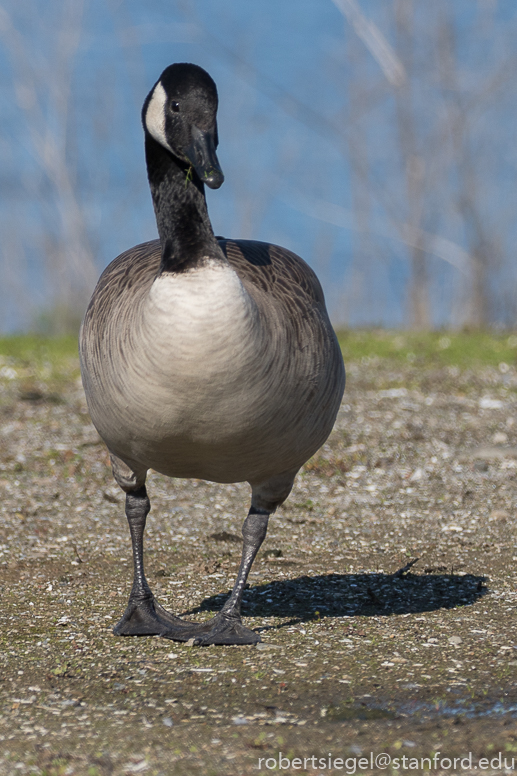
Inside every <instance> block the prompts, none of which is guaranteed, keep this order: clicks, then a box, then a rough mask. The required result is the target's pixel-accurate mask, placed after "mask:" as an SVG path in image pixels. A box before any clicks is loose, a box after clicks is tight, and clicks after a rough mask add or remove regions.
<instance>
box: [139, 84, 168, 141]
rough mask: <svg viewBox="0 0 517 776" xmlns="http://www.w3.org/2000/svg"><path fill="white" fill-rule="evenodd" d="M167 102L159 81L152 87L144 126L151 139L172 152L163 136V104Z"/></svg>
mask: <svg viewBox="0 0 517 776" xmlns="http://www.w3.org/2000/svg"><path fill="white" fill-rule="evenodd" d="M166 102H167V94H166V93H165V89H164V88H163V86H162V84H161V81H158V83H157V84H156V86H155V87H154V91H153V96H152V97H151V99H150V101H149V105H148V106H147V111H146V114H145V125H146V127H147V129H148V131H149V134H150V135H151V137H154V139H155V140H156V141H157V142H158V143H160V145H162V146H164V148H167V150H168V151H172V148H171V147H170V145H169V144H168V142H167V138H166V136H165V103H166ZM173 153H174V152H173Z"/></svg>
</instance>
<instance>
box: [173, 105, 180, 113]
mask: <svg viewBox="0 0 517 776" xmlns="http://www.w3.org/2000/svg"><path fill="white" fill-rule="evenodd" d="M171 110H172V111H173V113H179V110H180V104H179V102H171Z"/></svg>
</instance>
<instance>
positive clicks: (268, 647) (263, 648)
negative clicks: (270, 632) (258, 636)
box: [256, 641, 282, 652]
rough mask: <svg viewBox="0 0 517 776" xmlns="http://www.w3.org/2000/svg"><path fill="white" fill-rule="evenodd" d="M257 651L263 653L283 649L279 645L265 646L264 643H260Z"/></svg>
mask: <svg viewBox="0 0 517 776" xmlns="http://www.w3.org/2000/svg"><path fill="white" fill-rule="evenodd" d="M256 649H258V650H260V651H261V652H263V651H264V650H266V649H282V647H280V646H279V645H278V644H264V643H263V642H261V641H259V643H258V644H257V646H256Z"/></svg>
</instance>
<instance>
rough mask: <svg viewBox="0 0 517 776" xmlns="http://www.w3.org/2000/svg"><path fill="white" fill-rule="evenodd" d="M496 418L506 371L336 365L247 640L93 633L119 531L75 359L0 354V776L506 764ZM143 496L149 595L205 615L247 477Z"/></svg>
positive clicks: (512, 496) (512, 547) (514, 500)
mask: <svg viewBox="0 0 517 776" xmlns="http://www.w3.org/2000/svg"><path fill="white" fill-rule="evenodd" d="M516 406H517V374H516V372H515V370H514V369H513V367H509V366H507V365H506V364H502V365H501V367H500V368H499V369H498V368H492V367H491V368H488V367H484V368H478V369H469V370H466V369H464V370H462V371H460V370H459V369H458V368H457V367H448V368H436V367H433V368H430V367H429V368H426V367H425V365H419V366H418V367H417V366H416V365H415V364H414V363H410V362H408V363H407V364H401V365H398V366H393V363H391V362H387V361H384V360H380V359H375V358H374V359H363V361H362V362H361V363H352V364H350V365H349V367H348V386H347V391H346V394H345V400H344V404H343V406H342V409H341V412H340V415H339V418H338V421H337V424H336V428H335V430H334V432H333V434H332V436H331V438H330V440H329V441H328V443H327V444H326V445H325V446H324V448H323V449H322V450H321V451H320V452H319V453H318V454H317V455H316V456H315V458H313V459H312V460H311V461H310V462H309V463H308V464H307V465H306V467H305V468H304V470H303V472H302V473H301V474H300V475H299V477H298V479H297V482H296V486H295V489H294V491H293V493H292V495H291V497H290V499H289V500H288V502H287V504H286V505H284V507H283V508H282V509H280V510H279V512H278V513H277V515H276V516H275V517H274V518H272V519H271V521H270V530H269V533H268V538H267V541H266V542H265V545H264V547H263V549H262V550H261V552H260V554H259V556H258V557H257V560H256V562H255V565H254V568H253V570H252V573H251V575H250V580H249V581H250V587H249V589H248V590H247V591H246V597H245V603H244V615H245V618H246V623H247V624H248V625H249V626H250V627H253V628H256V629H257V630H258V631H259V632H260V633H261V635H262V639H263V644H261V645H259V646H258V647H208V648H198V647H190V646H188V645H184V644H177V643H175V642H172V641H168V640H165V639H159V638H115V637H114V636H113V635H112V633H111V628H112V626H113V625H114V623H115V622H116V621H117V619H118V617H119V616H120V615H121V613H122V612H123V610H124V607H125V604H126V600H127V596H128V594H129V589H130V582H131V549H130V541H129V535H128V531H127V529H126V523H125V517H124V509H123V503H124V502H123V497H122V494H121V492H120V491H119V490H118V489H117V488H116V486H114V483H113V481H112V478H111V474H110V470H109V468H108V458H107V453H106V450H105V448H104V446H103V444H102V443H101V442H100V440H99V438H98V436H97V434H96V432H95V430H94V428H93V426H92V425H91V423H90V421H89V418H88V414H87V410H86V405H85V401H84V396H83V393H82V389H81V386H80V381H79V380H78V367H77V362H76V360H75V359H71V360H69V361H68V362H67V364H66V365H65V366H64V367H62V369H61V371H60V372H59V374H54V373H53V371H52V369H51V368H50V367H48V366H47V367H45V366H44V365H43V366H41V365H40V366H38V367H36V366H35V365H33V364H31V363H30V362H28V361H25V362H21V361H16V360H15V359H9V358H5V357H4V358H1V357H0V439H1V445H0V509H1V516H2V519H1V528H0V589H1V591H2V603H3V605H2V609H1V615H0V622H1V631H0V633H1V636H0V638H1V644H2V648H1V654H0V742H1V746H0V775H1V776H4V774H8V775H9V776H11V774H15V773H16V774H18V773H19V774H31V773H34V774H48V775H49V776H50V775H52V776H54V775H56V776H57V775H58V774H59V775H61V774H88V775H89V776H101V775H104V774H117V775H118V774H136V773H145V774H167V775H168V774H184V775H185V776H187V775H188V776H191V775H192V774H203V776H211V775H212V774H213V775H217V776H219V775H223V774H224V776H226V774H228V775H229V776H233V775H234V774H235V776H248V774H252V773H260V772H264V773H267V772H270V771H271V770H273V769H274V768H276V769H277V772H282V773H298V774H311V776H318V774H329V773H333V774H334V773H335V774H337V773H353V772H354V771H356V772H358V773H369V772H381V770H383V771H384V772H387V773H391V772H398V773H403V772H404V771H405V770H412V772H420V771H421V770H422V769H424V770H425V768H426V767H427V766H426V765H424V766H423V767H421V766H422V763H421V758H434V759H431V760H430V762H431V768H429V767H427V769H428V770H431V772H433V773H470V772H472V773H480V769H483V768H484V771H483V772H484V773H501V772H504V765H505V759H506V765H507V766H509V767H510V766H511V762H512V758H515V761H514V764H515V767H517V681H516V680H517V671H516V668H517V653H516V650H517V633H516V618H515V606H516V586H515V562H514V561H515V560H517V546H516V536H515V521H514V515H515V507H516V504H517V480H516V477H517V424H516V423H515V422H514V419H515V415H516V413H515V409H516ZM149 493H150V497H151V502H152V512H151V515H150V517H149V520H148V530H147V532H146V539H147V543H146V553H147V554H146V559H147V571H148V577H149V580H150V582H151V585H152V587H153V589H154V591H155V593H156V594H157V597H158V598H159V600H160V602H161V603H162V604H164V605H165V606H166V607H167V608H170V609H173V610H174V611H175V612H177V613H183V614H189V615H190V616H192V617H194V618H199V619H201V618H205V617H209V616H211V613H212V612H213V611H215V610H217V609H218V608H219V607H220V606H221V605H222V603H223V601H224V600H225V596H226V595H227V594H228V592H229V589H230V588H231V585H232V580H233V577H234V575H235V573H236V570H237V567H238V563H239V557H240V527H241V524H242V521H243V519H244V517H245V515H246V512H247V508H248V499H249V490H248V486H247V485H245V484H237V485H229V486H228V485H224V486H223V485H216V484H212V483H205V482H203V481H187V480H178V481H175V482H174V483H173V482H172V481H169V480H167V479H166V478H164V477H162V476H160V475H157V474H154V473H152V474H151V475H150V477H149ZM383 752H384V753H386V760H385V761H378V762H377V763H375V761H373V763H372V761H371V759H370V758H371V757H372V756H373V757H375V756H376V755H378V754H380V753H383ZM371 753H373V755H372V754H371ZM437 753H440V754H437ZM469 753H471V754H470V755H469ZM280 757H281V758H283V759H279V758H280ZM469 757H470V760H469V759H468V758H469ZM296 758H300V759H299V760H296ZM311 758H313V759H311ZM320 758H323V759H322V760H321V761H320ZM329 758H330V766H329ZM339 758H341V760H340V759H339ZM363 758H364V759H363ZM388 758H392V761H391V764H390V763H389V759H388ZM395 758H398V760H399V762H398V763H397V762H396V759H395ZM404 758H406V759H405V760H404ZM444 758H445V759H444ZM447 758H449V760H447ZM454 758H463V762H459V760H457V762H456V765H455V764H454ZM479 758H487V759H486V761H482V762H481V764H480V763H479ZM304 759H305V762H304ZM293 760H294V761H293ZM383 762H384V765H383ZM300 763H301V764H300ZM471 763H472V764H471ZM485 763H486V767H485ZM476 764H478V766H479V767H478V769H477V770H476V769H475V767H474V766H475V765H476ZM372 766H373V767H372Z"/></svg>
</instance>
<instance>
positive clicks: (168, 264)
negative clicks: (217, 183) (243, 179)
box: [145, 132, 223, 273]
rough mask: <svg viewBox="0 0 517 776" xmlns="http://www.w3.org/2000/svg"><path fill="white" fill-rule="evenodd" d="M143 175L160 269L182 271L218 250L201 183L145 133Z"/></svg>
mask: <svg viewBox="0 0 517 776" xmlns="http://www.w3.org/2000/svg"><path fill="white" fill-rule="evenodd" d="M145 156H146V161H147V175H148V178H149V186H150V189H151V195H152V198H153V205H154V212H155V215H156V223H157V225H158V234H159V235H160V243H161V246H162V261H161V264H160V273H162V272H184V271H185V270H187V269H192V268H193V267H195V266H197V265H198V264H199V263H200V261H201V260H202V259H203V257H206V256H213V255H214V254H215V255H216V256H217V255H219V254H221V256H220V257H221V258H223V256H222V252H221V251H220V249H219V244H218V242H217V240H216V239H215V237H214V232H213V230H212V224H211V223H210V218H209V217H208V210H207V207H206V199H205V187H204V184H203V183H202V182H201V181H200V180H199V178H198V176H197V175H196V173H195V172H194V170H193V168H192V167H190V165H189V164H188V163H187V162H182V161H181V160H180V159H178V158H177V157H175V156H173V155H172V154H171V153H170V152H169V151H167V150H166V149H165V148H163V147H162V146H161V145H160V144H159V143H157V142H156V140H154V138H152V137H151V136H150V135H149V134H148V133H147V132H146V133H145Z"/></svg>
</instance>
